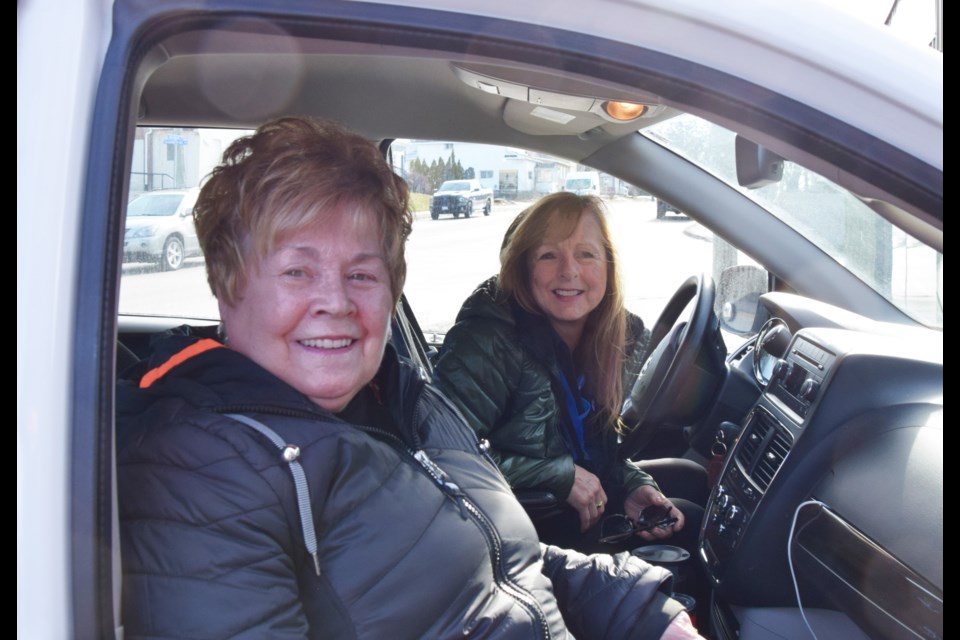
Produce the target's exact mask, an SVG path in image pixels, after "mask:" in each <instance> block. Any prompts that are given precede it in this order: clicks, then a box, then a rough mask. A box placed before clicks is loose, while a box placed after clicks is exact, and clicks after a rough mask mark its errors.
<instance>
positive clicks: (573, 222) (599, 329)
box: [499, 191, 626, 423]
mask: <svg viewBox="0 0 960 640" xmlns="http://www.w3.org/2000/svg"><path fill="white" fill-rule="evenodd" d="M585 215H592V216H593V217H594V218H595V219H596V221H597V224H598V225H599V227H600V233H601V236H602V237H603V250H604V254H605V255H604V258H605V261H606V266H607V290H606V292H605V294H604V296H603V299H602V300H601V301H600V303H599V304H598V305H597V307H596V308H595V309H594V310H593V311H591V312H590V315H589V316H587V322H586V325H585V326H584V331H583V335H582V336H581V338H580V342H579V344H578V345H577V348H576V350H575V352H574V354H573V355H574V358H575V359H576V360H577V361H578V362H579V363H580V364H581V365H582V366H583V367H584V373H585V374H586V377H587V384H588V385H590V388H591V390H592V391H593V393H594V394H595V397H594V399H595V401H596V403H597V405H598V409H599V411H600V413H601V415H602V416H604V420H605V421H606V422H608V423H609V422H613V421H615V420H616V418H617V417H618V416H619V415H620V408H621V405H622V403H623V380H622V377H621V373H622V370H623V365H624V342H625V340H626V310H625V308H624V304H623V290H622V287H621V283H620V274H619V268H618V262H619V261H618V258H617V252H616V249H615V248H614V246H613V241H612V239H611V237H610V228H609V227H608V226H607V222H606V210H605V207H604V206H603V202H601V200H600V199H599V198H597V197H595V196H578V195H576V194H574V193H569V192H566V191H561V192H558V193H553V194H550V195H548V196H544V197H543V198H541V199H540V200H538V201H537V202H536V203H534V204H533V205H532V206H530V207H529V208H527V209H525V210H524V211H522V212H521V213H520V214H519V215H518V216H517V220H516V221H514V224H515V225H516V227H515V228H513V229H512V232H511V231H510V230H508V232H507V236H506V237H505V238H504V243H505V246H504V248H503V249H502V250H501V252H500V263H501V264H500V277H499V283H500V287H501V289H502V290H503V291H504V293H506V294H507V295H509V296H510V297H512V298H513V299H514V300H515V301H516V302H517V304H519V305H520V306H521V307H522V308H523V309H525V310H526V311H528V312H530V313H535V314H542V310H541V309H540V307H539V306H538V305H537V302H536V299H535V298H534V295H533V290H532V288H531V278H532V274H531V272H530V264H529V260H528V257H529V255H530V252H531V251H533V250H535V249H536V248H537V247H539V246H540V245H541V244H543V243H544V242H545V240H546V239H547V237H548V236H553V237H558V236H559V237H561V238H568V237H570V235H572V234H573V232H574V231H575V230H576V228H577V225H578V224H579V223H580V218H581V217H582V216H585ZM511 226H513V225H511Z"/></svg>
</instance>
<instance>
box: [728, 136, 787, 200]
mask: <svg viewBox="0 0 960 640" xmlns="http://www.w3.org/2000/svg"><path fill="white" fill-rule="evenodd" d="M735 144H736V151H737V182H738V183H740V186H741V187H746V188H747V189H757V188H759V187H762V186H765V185H768V184H772V183H774V182H780V179H781V178H782V177H783V158H781V157H780V156H778V155H777V154H775V153H774V152H773V151H770V150H769V149H765V148H763V147H761V146H760V145H758V144H757V143H756V142H751V141H749V140H747V139H746V138H744V137H742V136H737V139H736V143H735Z"/></svg>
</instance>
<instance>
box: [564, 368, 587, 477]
mask: <svg viewBox="0 0 960 640" xmlns="http://www.w3.org/2000/svg"><path fill="white" fill-rule="evenodd" d="M583 383H584V379H583V376H582V375H581V376H579V377H578V378H577V390H583ZM560 384H562V385H563V391H564V395H565V396H566V399H567V413H568V414H569V415H570V422H572V423H573V430H574V432H575V433H576V434H577V444H579V445H580V452H581V453H582V454H583V459H584V460H589V459H590V454H589V453H587V445H586V442H584V439H583V419H584V418H586V417H587V416H588V415H590V411H591V410H592V409H593V405H592V404H591V403H590V401H589V400H587V399H586V398H584V397H582V396H581V398H580V407H579V408H578V407H577V399H576V397H574V395H573V389H571V388H570V383H569V382H567V376H565V375H563V373H561V374H560ZM574 457H575V458H580V456H579V455H575V456H574Z"/></svg>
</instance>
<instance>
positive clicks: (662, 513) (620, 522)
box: [599, 504, 679, 544]
mask: <svg viewBox="0 0 960 640" xmlns="http://www.w3.org/2000/svg"><path fill="white" fill-rule="evenodd" d="M672 511H673V507H666V506H663V505H659V504H652V505H650V506H649V507H644V509H643V511H641V512H640V517H639V518H637V519H636V520H633V519H631V518H628V517H627V516H625V515H620V514H616V515H612V516H607V517H606V518H604V519H603V522H601V523H600V540H599V542H601V543H603V544H615V543H617V542H623V541H624V540H626V539H627V538H629V537H630V536H635V535H637V534H638V533H640V532H642V531H650V530H652V529H668V528H670V527H671V526H672V525H673V524H675V523H676V522H677V520H678V519H679V518H677V517H676V516H671V515H670V513H671V512H672Z"/></svg>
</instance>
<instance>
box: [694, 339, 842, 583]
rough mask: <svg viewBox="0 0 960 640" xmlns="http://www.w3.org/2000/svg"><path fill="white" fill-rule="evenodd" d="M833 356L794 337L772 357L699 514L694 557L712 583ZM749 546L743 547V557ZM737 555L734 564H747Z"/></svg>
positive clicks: (739, 541) (718, 579) (719, 579)
mask: <svg viewBox="0 0 960 640" xmlns="http://www.w3.org/2000/svg"><path fill="white" fill-rule="evenodd" d="M835 358H836V356H835V354H834V353H832V352H831V351H830V350H829V349H828V348H826V347H824V346H822V345H820V344H817V343H816V342H814V341H812V340H811V339H810V338H808V337H804V336H802V335H801V336H797V337H796V338H795V339H794V341H793V343H792V344H791V345H790V348H789V349H788V351H787V353H786V354H785V355H784V356H783V358H781V359H780V360H778V361H777V363H776V366H775V367H774V370H773V374H772V377H771V380H770V382H769V384H768V385H767V388H766V390H765V391H764V393H763V396H762V397H761V399H760V400H759V401H758V402H757V404H756V405H755V406H754V408H753V409H752V410H751V412H750V413H749V414H748V416H747V418H746V421H745V424H744V427H743V429H742V430H741V432H740V435H739V437H738V439H737V441H736V443H735V445H734V447H733V449H732V451H731V452H730V453H729V454H728V456H727V459H726V462H725V465H724V469H723V473H722V474H721V476H720V479H719V481H718V482H717V485H716V486H715V487H714V490H713V493H712V495H711V499H710V502H709V504H708V508H707V513H706V516H705V518H704V523H703V530H702V535H701V538H700V540H701V541H700V556H701V559H702V560H703V562H704V564H705V566H706V567H707V570H708V573H709V574H710V576H711V578H712V580H713V582H714V586H718V585H721V584H722V583H723V580H724V577H725V573H726V572H727V571H728V570H729V568H730V566H731V563H733V561H734V559H735V558H736V556H737V555H738V551H739V550H740V547H741V546H742V545H743V541H744V539H745V537H746V536H745V534H746V533H747V531H748V529H749V528H750V525H751V522H752V520H753V519H754V515H755V513H756V512H757V509H758V507H759V506H760V504H761V502H762V501H763V499H764V496H765V494H766V493H767V490H768V488H769V487H770V485H771V483H773V481H774V479H775V478H776V477H777V474H778V472H779V471H780V469H781V467H782V465H783V464H784V461H785V460H786V459H787V457H788V456H789V455H790V451H791V449H792V448H793V446H794V442H795V441H796V439H797V437H798V436H799V435H800V432H801V430H802V429H803V425H804V421H805V420H806V418H807V416H808V415H809V414H810V413H811V412H812V411H813V408H814V406H815V404H816V402H817V400H818V398H819V395H820V392H821V391H822V388H823V383H824V380H825V379H826V377H827V375H828V373H829V371H830V367H831V366H832V365H833V363H834V361H835ZM749 553H750V551H749V550H744V551H743V554H744V556H748V555H749ZM749 562H750V560H749V557H741V558H739V559H738V564H740V565H741V566H742V565H744V564H745V563H749Z"/></svg>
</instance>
